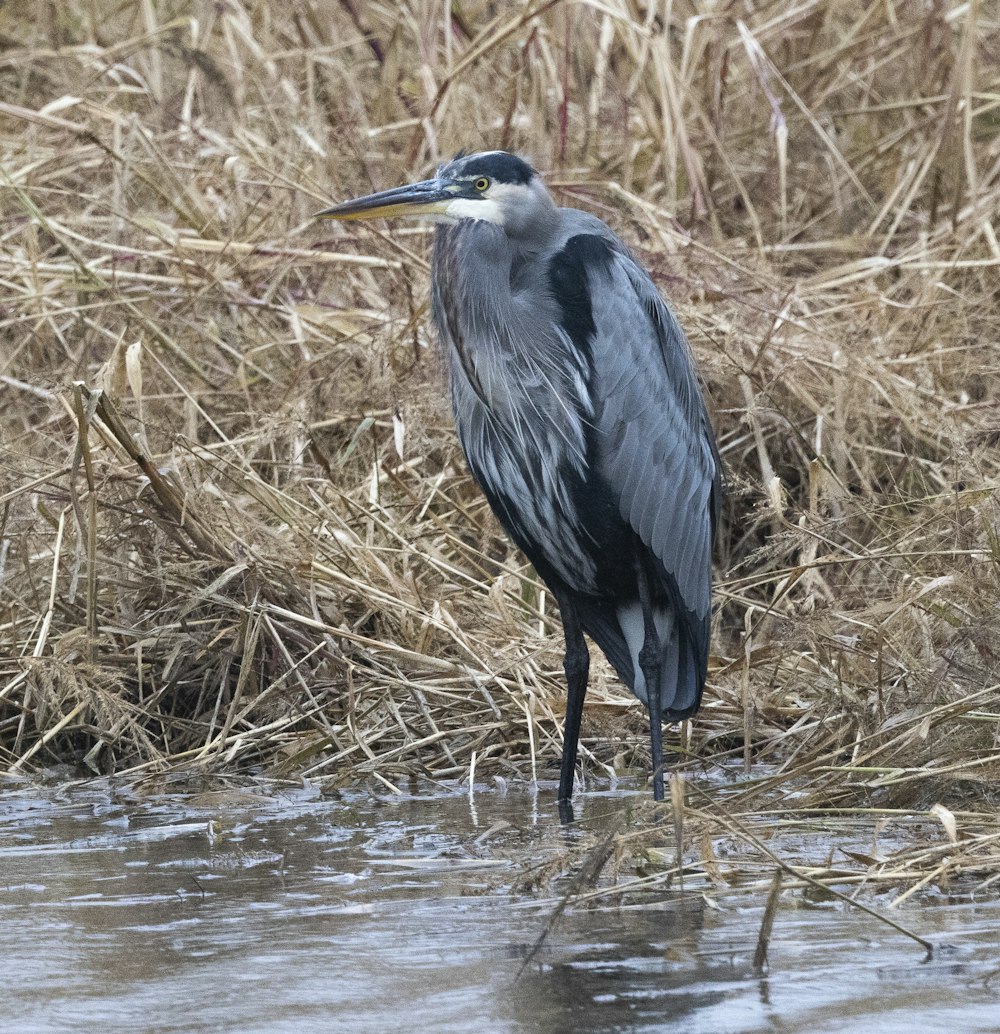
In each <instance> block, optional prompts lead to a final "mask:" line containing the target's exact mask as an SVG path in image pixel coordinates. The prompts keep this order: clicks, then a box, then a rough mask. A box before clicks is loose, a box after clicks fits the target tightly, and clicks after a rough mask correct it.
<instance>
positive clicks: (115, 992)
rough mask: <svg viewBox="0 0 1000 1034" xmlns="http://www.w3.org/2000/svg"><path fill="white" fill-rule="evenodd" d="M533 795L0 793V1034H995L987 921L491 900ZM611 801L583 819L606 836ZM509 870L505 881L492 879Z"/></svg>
mask: <svg viewBox="0 0 1000 1034" xmlns="http://www.w3.org/2000/svg"><path fill="white" fill-rule="evenodd" d="M550 796H551V794H549V795H547V796H544V795H543V797H542V798H540V799H538V800H534V799H533V798H532V797H530V796H528V795H527V794H514V793H511V794H510V795H507V796H501V795H499V794H497V793H482V794H477V795H476V798H475V805H474V806H472V805H470V800H469V798H468V796H467V795H465V794H464V793H462V794H459V793H456V794H454V795H449V794H447V793H440V794H437V795H430V796H426V797H403V798H393V799H389V800H377V799H374V798H372V797H369V796H367V795H356V796H353V797H346V798H341V799H337V800H324V799H322V798H321V797H320V796H319V795H318V794H317V793H315V792H310V791H296V792H291V793H275V792H273V791H264V790H261V791H260V792H253V791H245V792H234V793H228V792H227V793H222V794H206V795H201V796H200V797H199V796H195V797H192V796H190V795H188V796H162V797H155V798H149V799H145V800H142V799H138V798H136V797H122V796H118V795H116V794H113V793H111V792H110V791H109V789H108V787H107V786H106V785H105V786H97V787H95V786H93V785H91V786H83V787H77V788H75V789H70V790H62V791H50V790H40V789H38V788H34V787H30V786H26V785H24V784H20V785H18V784H10V783H8V784H2V783H0V930H2V938H0V966H2V973H3V975H4V976H3V984H2V991H0V994H2V1009H0V1030H3V1031H7V1030H10V1031H19V1032H30V1034H46V1032H60V1034H61V1032H65V1031H74V1032H89V1031H99V1032H102V1034H103V1032H112V1031H150V1032H153V1031H155V1032H160V1031H163V1032H166V1031H177V1032H180V1031H185V1032H186V1031H191V1032H194V1031H206V1032H207V1031H212V1032H224V1031H240V1032H251V1034H253V1032H261V1034H277V1032H288V1034H292V1032H296V1034H299V1032H313V1031H351V1032H369V1031H371V1032H383V1031H386V1032H388V1031H397V1030H403V1031H433V1032H439V1031H440V1032H448V1031H455V1032H467V1031H468V1032H474V1031H481V1030H489V1031H491V1032H504V1031H511V1032H521V1031H524V1032H534V1031H540V1032H561V1031H575V1032H581V1034H585V1032H597V1031H602V1032H603V1031H643V1032H652V1031H664V1032H675V1031H676V1032H682V1031H683V1032H684V1034H751V1032H758V1031H777V1032H783V1034H792V1032H801V1034H825V1032H835V1031H836V1032H839V1031H851V1032H860V1034H865V1032H869V1031H878V1032H879V1034H895V1032H901V1034H903V1032H905V1034H935V1032H947V1034H966V1032H977V1031H990V1032H996V1031H1000V906H998V905H997V904H996V902H991V903H984V904H980V905H975V904H943V903H942V904H922V905H918V904H912V905H908V906H907V907H906V908H904V909H902V910H900V913H899V915H898V918H900V919H901V920H902V921H904V922H905V923H906V925H908V926H909V927H910V928H911V929H913V930H915V931H917V932H919V933H920V934H922V935H923V936H925V937H928V938H929V939H931V940H933V941H934V942H935V943H936V944H940V945H945V947H942V948H940V949H939V950H938V951H937V953H936V957H935V958H934V959H933V960H932V961H930V962H924V961H922V958H923V956H922V952H921V950H920V949H919V947H917V946H916V945H915V944H913V943H912V942H910V941H908V940H906V939H905V938H902V937H900V936H898V935H896V934H894V933H893V932H892V931H891V930H889V929H887V928H886V927H884V926H883V925H881V924H879V923H877V922H876V921H874V920H872V919H870V918H869V917H866V916H864V915H863V914H861V913H858V912H856V911H847V910H845V909H844V908H842V907H841V906H832V905H826V906H823V907H815V908H809V907H803V906H802V905H801V903H800V904H799V905H798V906H797V907H796V906H795V905H793V904H792V903H789V904H788V906H787V907H786V906H785V905H783V906H782V909H781V911H780V912H779V914H778V918H777V921H776V923H775V928H774V934H773V938H772V946H771V955H770V973H769V975H768V976H767V978H766V979H761V978H759V977H755V976H754V975H753V974H752V971H751V965H750V962H751V959H752V956H753V951H754V945H755V941H756V937H757V931H758V928H759V925H760V918H761V908H760V907H759V905H758V906H752V907H751V905H750V904H749V903H747V904H746V905H737V904H726V903H725V902H723V905H724V907H723V910H718V909H714V908H709V907H707V906H706V905H705V904H704V902H702V900H701V899H700V898H697V897H690V898H687V899H685V900H683V901H680V902H677V903H674V904H651V905H649V906H648V907H642V908H630V909H607V910H600V911H589V910H585V909H582V908H578V909H575V910H571V911H570V912H569V913H568V914H567V915H566V916H564V917H563V918H562V919H561V920H560V922H559V923H558V924H557V925H556V927H555V929H554V930H553V932H552V934H551V936H550V937H549V939H548V941H547V943H546V945H545V947H544V948H543V949H542V951H541V952H540V953H539V956H538V957H537V959H536V960H535V962H533V963H532V964H530V965H529V966H528V967H526V968H525V970H524V972H523V973H521V975H520V976H518V971H519V969H520V968H521V965H522V961H523V959H524V957H525V955H526V953H527V951H528V949H529V947H530V945H531V944H532V943H533V942H534V941H535V938H536V937H537V936H538V934H539V932H540V930H541V929H542V926H543V925H544V922H545V920H546V917H547V916H548V914H549V912H550V911H551V909H552V903H551V901H550V900H546V901H544V902H542V901H536V900H533V899H530V898H526V897H524V896H521V897H516V896H512V895H511V894H510V892H509V886H510V883H511V881H512V880H513V879H514V877H515V875H516V873H517V872H518V871H520V868H521V866H522V865H523V863H524V860H525V858H526V857H531V855H532V854H533V853H534V854H536V855H537V857H538V859H539V860H543V859H544V858H545V857H546V855H554V854H555V853H556V852H557V850H558V846H559V842H560V841H559V838H564V837H567V836H573V834H572V833H571V832H570V833H567V832H565V831H562V830H560V829H559V828H558V826H557V824H556V822H555V816H554V814H553V810H552V808H550V807H548V805H549V804H551V802H550V801H549V800H548V797H550ZM626 806H627V799H626V798H625V797H614V796H610V797H604V798H599V799H597V800H593V801H590V802H588V803H587V809H588V814H587V818H588V821H589V822H591V823H593V822H595V821H596V823H597V824H598V825H599V824H600V820H601V815H602V813H606V815H607V816H608V818H609V819H613V818H614V817H615V816H616V815H617V814H618V813H620V811H621V809H622V808H624V807H626ZM513 858H516V859H517V862H516V863H515V862H513V861H510V860H509V859H513Z"/></svg>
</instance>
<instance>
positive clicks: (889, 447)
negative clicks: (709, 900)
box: [0, 0, 1000, 893]
mask: <svg viewBox="0 0 1000 1034" xmlns="http://www.w3.org/2000/svg"><path fill="white" fill-rule="evenodd" d="M40 12H41V15H40ZM998 47H1000V22H998V20H997V18H996V13H995V10H994V9H993V8H992V7H991V6H990V5H986V4H983V3H979V2H976V0H972V2H970V3H963V4H959V3H948V2H942V3H933V4H926V5H916V4H911V3H906V2H903V0H885V2H880V3H866V2H862V0H846V2H840V0H804V2H802V3H799V4H797V5H791V6H790V5H788V4H785V3H779V2H777V0H770V2H769V0H764V2H760V3H752V4H751V3H749V2H748V3H738V4H731V3H722V2H721V0H719V2H713V0H700V2H696V0H678V2H674V3H670V4H666V5H658V4H641V3H637V2H635V0H606V2H602V3H589V2H580V3H575V4H569V3H565V2H563V3H558V2H555V0H526V2H519V3H516V4H501V5H496V4H491V3H486V2H485V0H484V2H479V0H470V2H467V3H463V4H461V5H457V4H451V3H450V2H445V0H442V2H437V0H409V2H404V3H402V4H392V5H389V4H384V5H383V4H356V3H352V2H348V0H341V2H340V3H338V4H334V3H320V2H319V0H305V2H302V3H298V4H294V5H278V4H268V3H263V2H260V3H240V2H237V0H227V2H225V3H221V4H220V3H207V2H206V3H185V2H180V3H177V4H174V5H172V6H171V5H165V4H156V3H153V2H152V0H144V2H142V3H139V4H122V3H113V2H105V0H91V2H89V3H80V4H75V5H74V4H70V5H62V4H54V3H51V4H48V5H38V4H35V5H30V4H29V5H18V4H14V5H10V4H8V5H5V6H3V8H2V9H0V205H2V207H0V212H2V238H0V399H2V402H3V405H2V412H0V445H2V453H0V471H2V481H0V765H2V766H3V767H5V768H7V769H9V770H24V769H29V770H31V769H37V768H41V767H46V766H51V765H53V764H54V763H57V762H68V763H71V764H73V765H74V766H79V765H83V766H85V767H87V768H89V769H90V770H92V771H94V772H115V771H117V772H121V771H125V770H132V771H139V770H146V771H150V772H160V771H163V770H164V768H166V767H168V766H178V765H186V766H193V767H201V768H203V769H207V770H209V771H221V770H226V771H246V770H248V769H250V768H254V769H257V770H261V771H264V772H267V773H271V774H278V775H281V774H292V775H295V776H302V775H305V776H309V777H313V778H321V779H323V780H327V781H329V782H330V783H332V784H338V783H341V782H355V781H357V780H359V779H362V778H367V779H371V780H375V781H377V782H378V783H380V784H384V785H385V786H387V787H398V786H399V785H400V783H401V781H403V780H408V779H410V778H412V777H425V778H430V779H462V778H472V777H474V776H475V777H479V778H491V777H493V776H495V775H503V776H507V777H509V778H516V779H530V778H533V777H534V776H535V775H536V773H537V774H538V775H539V776H540V777H544V776H551V775H552V772H553V766H554V763H555V761H556V759H557V757H558V753H559V737H560V711H561V707H562V694H563V688H562V680H561V675H560V655H559V639H558V636H557V634H556V632H557V629H558V624H557V619H556V617H555V615H554V610H553V607H552V605H551V601H550V600H548V599H547V598H546V594H545V592H544V590H543V587H542V586H541V584H540V583H539V582H538V580H537V578H536V577H535V576H534V574H533V572H532V571H531V570H530V569H529V568H528V567H527V566H526V565H525V563H524V561H523V559H522V558H521V557H520V556H519V555H518V554H517V553H516V552H515V551H514V550H512V549H511V547H510V546H509V544H508V543H507V542H506V540H505V539H504V537H503V535H502V534H501V533H500V532H499V529H498V527H497V525H496V524H495V523H494V521H493V519H492V517H491V516H490V514H489V512H488V509H487V506H486V504H485V503H484V501H483V500H482V498H481V497H480V496H479V494H478V493H477V492H476V491H475V489H474V487H473V485H472V484H471V482H470V480H469V478H468V476H467V474H466V472H465V468H464V465H463V463H462V460H461V457H460V455H459V452H458V449H457V445H456V442H455V439H454V436H453V433H452V429H451V422H450V416H449V414H448V408H447V402H446V391H445V388H444V383H443V375H442V372H441V367H440V365H439V363H438V361H437V359H436V357H435V353H434V349H433V346H432V343H431V342H430V340H429V336H428V335H429V330H428V326H427V272H428V263H427V250H426V245H427V241H428V236H427V233H426V232H425V231H423V230H419V229H416V230H414V229H405V230H403V229H397V230H395V231H394V232H393V233H392V234H391V235H390V234H389V233H381V232H379V231H378V230H374V231H373V230H370V229H363V230H361V231H358V230H353V229H344V228H331V227H329V226H322V227H320V226H317V225H315V224H313V223H311V222H310V220H309V216H310V214H311V213H312V212H314V211H315V210H316V209H317V208H319V207H321V206H322V205H324V204H327V203H329V202H330V201H332V200H336V199H340V198H343V197H346V196H349V195H352V194H356V193H359V192H362V191H366V190H368V189H371V188H375V187H384V186H390V185H394V184H396V183H399V182H402V181H404V180H406V179H407V178H410V177H414V176H418V175H424V174H426V173H427V170H428V169H429V168H430V167H432V166H433V164H434V163H435V162H437V161H438V160H440V159H441V158H443V157H447V156H449V155H450V154H451V153H452V152H454V151H455V150H457V149H459V148H460V147H462V148H467V149H472V148H479V147H505V148H511V149H518V150H521V151H523V152H525V153H527V154H529V155H530V156H531V157H532V158H533V159H534V161H535V163H536V164H537V165H538V167H539V168H540V169H542V170H544V171H545V172H546V174H547V175H548V178H549V180H550V182H552V183H553V184H554V186H555V189H556V190H557V192H558V194H559V196H560V197H561V199H562V200H563V201H564V202H565V203H566V204H570V205H576V206H580V207H587V208H590V209H592V210H593V211H596V212H598V213H599V214H601V215H602V216H603V217H604V218H606V219H607V220H608V221H609V222H610V223H611V224H612V225H613V226H614V227H616V228H617V229H618V230H619V231H620V232H621V234H622V235H623V236H624V237H625V238H626V240H628V241H629V242H631V243H633V244H634V245H635V247H636V249H637V251H638V252H639V253H640V254H641V256H642V258H643V260H644V261H645V262H646V263H647V264H648V265H649V266H650V267H651V268H652V269H653V271H654V272H655V274H656V276H657V278H658V279H659V282H660V284H661V286H662V288H663V290H664V292H665V293H666V294H667V295H668V296H669V297H670V298H671V300H672V302H673V304H674V306H675V308H676V309H677V310H678V313H679V315H680V317H681V321H682V323H683V324H684V325H685V326H686V327H687V328H688V331H689V335H690V337H691V339H692V342H693V345H694V347H695V350H696V352H697V354H698V357H699V360H700V364H701V368H702V371H703V375H704V379H705V383H706V386H707V390H708V392H709V394H710V395H711V399H712V405H713V410H714V416H715V421H716V426H717V431H718V436H719V441H720V446H721V451H722V455H723V458H724V460H725V463H726V465H727V468H728V475H729V480H730V492H729V498H728V502H727V521H726V528H725V531H724V535H723V542H722V544H721V550H720V558H719V569H718V574H719V580H720V592H719V600H720V606H719V610H718V617H717V627H716V646H717V651H716V655H715V658H714V660H713V665H712V672H711V687H710V690H709V693H708V702H707V705H706V707H705V709H704V711H703V713H702V714H701V715H700V716H699V717H698V719H697V720H696V721H695V722H694V725H693V728H692V730H691V737H690V743H689V744H688V743H687V742H686V741H685V744H684V745H683V749H684V751H685V753H686V758H687V760H686V761H685V762H684V765H685V766H686V767H687V768H688V769H689V770H690V771H691V772H693V773H702V772H708V773H712V772H716V771H728V770H729V769H731V767H732V765H733V763H734V759H736V762H735V763H736V764H737V765H739V764H740V763H741V761H742V765H743V766H745V768H746V773H747V776H746V778H745V779H743V780H742V781H739V782H736V783H733V784H731V785H730V784H729V783H726V782H725V781H722V782H718V783H715V782H712V781H711V780H710V781H709V782H708V784H707V786H708V789H706V790H704V791H703V790H701V789H699V790H698V791H697V794H696V795H694V796H692V795H693V794H694V793H695V792H694V791H693V790H689V793H688V801H687V807H689V808H690V809H692V810H691V812H690V813H689V814H688V816H687V821H686V825H685V828H684V831H683V838H684V842H685V843H687V844H688V849H689V850H690V849H691V847H692V845H693V846H694V847H695V849H696V854H697V858H696V859H694V860H691V859H688V860H687V861H684V860H683V859H682V862H681V863H677V865H678V866H679V867H680V869H682V870H683V869H684V867H685V866H690V865H695V866H696V867H698V871H699V872H700V873H701V876H700V877H699V878H704V879H709V880H715V879H718V880H722V881H727V880H729V879H730V874H728V870H727V865H726V864H724V863H723V862H721V861H719V859H718V857H717V855H716V848H714V847H713V845H716V846H717V845H718V843H719V840H720V838H731V839H732V840H733V842H734V843H738V844H739V845H741V846H740V848H739V851H738V852H737V854H738V855H739V857H740V865H741V866H742V870H741V871H742V873H743V877H745V876H746V873H747V872H748V871H750V868H752V866H753V865H759V867H760V876H759V879H760V881H761V885H762V886H766V885H767V884H768V883H769V882H770V880H771V878H772V875H773V872H774V868H775V864H774V860H773V858H771V857H770V856H769V849H768V847H767V842H768V841H769V840H770V839H772V838H773V837H776V836H778V835H780V834H783V833H789V834H791V833H794V832H795V831H796V830H801V829H804V828H806V827H809V828H813V827H814V826H815V824H816V823H820V824H822V823H824V822H829V823H832V824H833V825H832V826H831V827H830V828H837V829H847V828H849V827H850V825H851V823H855V822H862V823H865V826H864V828H865V829H866V830H868V833H866V834H865V835H866V836H867V835H870V827H871V823H872V822H876V823H888V824H893V823H897V824H898V829H899V831H900V836H901V837H902V839H903V841H904V842H906V843H908V844H910V846H908V847H905V848H903V849H902V853H901V854H900V853H898V852H897V853H894V854H893V856H892V857H891V858H887V857H884V856H882V855H880V854H879V852H878V851H877V849H876V847H869V848H866V849H862V848H861V847H860V846H858V845H854V846H852V847H851V848H850V852H851V853H849V854H845V855H844V857H840V856H838V858H837V859H831V860H830V861H829V862H828V863H824V864H826V868H825V869H823V874H824V875H823V878H824V879H827V876H829V877H830V879H829V880H827V882H840V883H845V884H852V883H854V882H857V881H859V880H860V881H862V882H865V883H867V884H868V885H871V884H872V883H873V882H878V881H880V880H885V881H887V882H893V881H896V882H897V883H899V884H900V885H903V886H906V887H912V888H916V887H920V886H923V885H925V884H926V882H927V881H928V880H931V881H933V882H935V884H937V885H942V886H943V885H944V884H945V882H946V881H947V880H949V879H953V878H954V877H956V876H957V874H958V873H960V872H961V873H964V874H965V875H969V874H970V873H973V874H975V876H976V879H977V880H978V883H979V885H980V886H987V885H995V883H996V880H997V879H998V878H1000V876H998V874H1000V866H998V856H997V847H996V844H997V836H998V835H1000V830H998V828H997V792H996V785H997V779H998V776H1000V736H998V730H1000V696H998V685H1000V664H998V654H1000V635H998V633H997V600H998V597H1000V578H998V561H1000V545H998V534H997V527H998V516H1000V511H998V506H997V496H996V489H997V485H998V473H1000V471H998V457H1000V453H998V449H997V444H998V442H1000V412H998V409H997V396H998V389H1000V358H998V357H1000V352H998V341H1000V295H998V291H997V273H998V270H1000V243H998V238H997V230H996V229H995V228H994V226H993V220H994V219H995V218H996V212H997V209H998V203H1000V117H998V107H1000V100H998V97H1000V92H998V81H997V80H998V75H1000V73H998V72H997V68H998V66H997V64H996V61H995V54H996V52H997V48H998ZM596 683H597V684H596V686H595V688H594V689H593V690H592V696H591V698H590V700H589V702H588V709H587V714H586V716H585V720H584V721H585V728H584V744H583V755H584V757H585V758H586V759H589V760H588V762H587V763H588V767H589V768H590V769H591V771H592V772H593V773H594V774H595V775H596V776H597V777H598V778H600V777H602V776H603V775H605V774H612V775H613V774H614V773H615V772H618V771H624V770H628V769H630V768H631V767H633V764H634V763H635V764H638V765H642V764H644V763H645V759H644V758H643V756H642V754H643V751H644V736H642V735H641V732H642V730H643V729H644V723H643V720H642V717H641V715H639V714H638V713H637V707H638V705H637V704H635V702H634V701H632V700H631V699H630V698H629V697H628V696H627V694H625V693H624V691H623V690H622V689H621V687H620V686H619V685H617V683H616V682H615V680H614V679H613V678H612V677H610V675H609V674H608V673H607V669H604V668H601V669H600V672H599V674H598V678H597V680H596ZM637 734H639V735H637ZM726 766H729V768H726ZM703 793H710V794H711V795H712V799H713V802H714V803H707V802H706V801H705V800H703V798H702V796H700V795H701V794H703ZM675 796H676V795H675ZM675 806H681V805H679V804H678V803H677V802H675ZM935 807H937V808H939V809H940V810H939V811H937V812H934V811H933V809H934V808H935ZM945 815H947V816H950V818H949V819H947V820H946V819H945V817H944V816H945ZM914 816H917V817H914ZM897 817H898V818H897ZM675 818H676V807H675ZM677 821H678V823H679V822H680V819H679V818H678V819H677ZM837 823H840V824H841V825H839V826H838V825H837ZM928 823H930V825H931V827H932V828H935V829H937V830H938V831H939V833H942V832H943V838H942V837H941V836H939V837H938V838H937V840H935V841H934V842H933V843H929V842H928V841H927V839H926V838H925V829H926V826H927V824H928ZM796 824H798V825H796ZM765 827H766V828H765ZM824 828H826V827H824ZM679 839H680V838H679ZM699 845H700V847H699ZM789 850H790V848H789ZM675 856H676V855H675ZM783 857H785V858H786V859H787V857H788V855H787V854H786V855H784V856H783ZM809 864H810V865H813V862H810V863H809ZM908 867H909V868H908ZM668 871H669V866H668V867H667V869H666V870H664V871H661V872H659V873H658V875H657V877H656V878H657V879H661V880H663V879H666V878H667V876H665V875H664V872H668ZM809 871H810V872H812V873H813V874H814V875H815V873H816V871H817V870H816V869H815V868H812V869H809ZM831 874H832V875H831ZM834 877H835V879H834ZM732 878H733V879H736V876H733V877H732ZM803 878H804V877H803ZM685 879H687V880H688V881H690V880H691V879H693V877H692V875H691V873H690V872H688V873H687V874H686V875H685ZM792 885H794V877H793V875H792V874H790V873H789V872H787V871H786V873H785V877H784V886H785V887H786V888H788V887H789V886H792ZM901 893H902V891H901Z"/></svg>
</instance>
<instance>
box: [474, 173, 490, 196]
mask: <svg viewBox="0 0 1000 1034" xmlns="http://www.w3.org/2000/svg"><path fill="white" fill-rule="evenodd" d="M489 185H490V181H489V180H488V179H487V178H486V177H485V176H480V177H479V179H477V180H476V182H475V183H473V186H474V187H475V188H476V190H478V191H480V192H482V191H484V190H486V189H487V188H488V187H489Z"/></svg>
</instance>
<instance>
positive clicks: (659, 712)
mask: <svg viewBox="0 0 1000 1034" xmlns="http://www.w3.org/2000/svg"><path fill="white" fill-rule="evenodd" d="M637 567H638V575H639V603H640V604H641V605H642V624H643V638H642V649H641V650H640V651H639V667H640V668H641V669H642V675H643V678H644V679H645V680H646V697H647V699H648V701H649V745H650V753H651V754H652V756H653V800H654V801H662V800H663V706H662V701H661V700H660V668H661V664H662V660H663V655H662V653H661V650H660V637H659V635H658V633H657V631H656V622H655V621H654V620H653V601H652V594H651V593H650V591H649V577H648V574H647V571H646V565H645V563H644V562H643V558H642V557H641V556H640V557H639V559H638V561H637Z"/></svg>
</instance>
